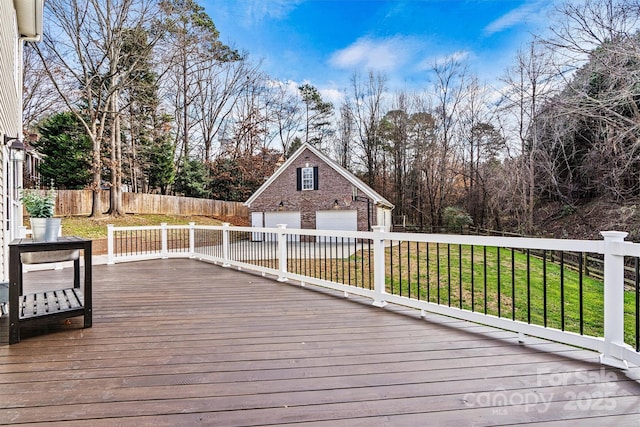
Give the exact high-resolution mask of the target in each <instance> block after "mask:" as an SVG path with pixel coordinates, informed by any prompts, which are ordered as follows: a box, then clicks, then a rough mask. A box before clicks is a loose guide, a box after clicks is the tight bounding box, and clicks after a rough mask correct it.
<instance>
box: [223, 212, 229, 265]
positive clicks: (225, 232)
mask: <svg viewBox="0 0 640 427" xmlns="http://www.w3.org/2000/svg"><path fill="white" fill-rule="evenodd" d="M230 225H231V223H228V222H223V223H222V266H223V267H231V264H230V263H229V226H230Z"/></svg>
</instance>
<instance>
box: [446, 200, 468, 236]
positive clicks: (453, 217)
mask: <svg viewBox="0 0 640 427" xmlns="http://www.w3.org/2000/svg"><path fill="white" fill-rule="evenodd" d="M442 220H443V222H444V226H445V228H446V229H447V231H449V232H452V233H459V232H460V229H461V228H463V227H466V226H469V225H472V224H473V219H472V218H471V215H469V214H468V213H467V212H466V211H465V210H464V209H463V208H460V207H455V206H449V207H447V208H445V210H444V213H443V218H442Z"/></svg>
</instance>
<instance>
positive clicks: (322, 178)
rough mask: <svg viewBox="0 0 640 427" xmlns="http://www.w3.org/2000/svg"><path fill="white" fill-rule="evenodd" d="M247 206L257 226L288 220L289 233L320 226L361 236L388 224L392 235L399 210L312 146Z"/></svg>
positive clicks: (300, 151) (302, 150)
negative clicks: (393, 215) (393, 214)
mask: <svg viewBox="0 0 640 427" xmlns="http://www.w3.org/2000/svg"><path fill="white" fill-rule="evenodd" d="M354 196H357V197H355V199H354ZM245 205H246V206H247V207H248V209H249V212H250V214H249V215H250V219H251V221H252V225H254V226H263V225H264V226H268V227H271V226H274V225H275V224H273V221H280V220H282V221H286V222H287V227H288V228H297V227H298V226H299V227H300V228H304V229H315V228H318V225H320V226H321V227H322V228H325V229H336V230H347V229H355V228H357V230H359V231H367V230H369V225H371V226H374V225H383V226H386V227H387V229H388V230H389V229H390V226H391V210H392V209H393V205H392V204H391V203H389V202H388V201H387V200H385V199H384V198H383V197H382V196H381V195H379V194H378V193H376V192H375V191H373V190H372V189H371V188H370V187H369V186H367V185H366V184H364V183H363V182H362V181H360V180H359V179H358V178H356V177H355V176H354V175H353V174H351V173H350V172H348V171H347V170H346V169H344V168H342V167H341V166H340V165H338V164H337V163H335V162H334V161H333V160H331V159H329V158H328V157H327V156H325V155H324V154H323V153H322V152H320V151H319V150H318V149H316V148H315V147H313V146H311V145H308V144H304V145H303V146H302V147H300V148H299V149H298V150H297V151H296V152H295V153H294V154H293V155H292V156H291V157H290V158H289V159H288V160H287V161H286V162H285V163H284V164H283V165H282V166H281V167H280V168H279V169H278V170H277V171H276V172H275V173H274V174H273V175H272V176H271V177H270V178H269V179H268V180H267V181H266V182H265V183H264V184H263V185H262V186H261V187H260V188H259V189H258V190H257V191H256V192H255V193H254V194H253V195H252V196H251V197H250V198H249V199H248V200H247V201H246V202H245ZM367 210H368V211H369V212H367ZM369 223H370V224H369ZM298 224H299V225H298Z"/></svg>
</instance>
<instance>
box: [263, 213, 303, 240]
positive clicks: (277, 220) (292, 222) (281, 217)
mask: <svg viewBox="0 0 640 427" xmlns="http://www.w3.org/2000/svg"><path fill="white" fill-rule="evenodd" d="M278 224H286V225H287V228H288V229H299V228H301V227H300V224H301V222H300V212H299V211H297V212H294V211H286V212H265V213H264V226H265V227H267V228H276V227H277V226H278ZM265 237H266V239H267V240H274V239H277V237H276V236H275V235H272V234H267V235H266V236H265ZM291 238H292V239H293V240H295V241H298V240H300V237H299V236H297V235H296V236H291Z"/></svg>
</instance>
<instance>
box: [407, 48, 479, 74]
mask: <svg viewBox="0 0 640 427" xmlns="http://www.w3.org/2000/svg"><path fill="white" fill-rule="evenodd" d="M471 56H473V54H472V52H471V51H469V50H458V51H455V52H453V53H451V54H449V55H442V56H438V57H435V58H433V57H431V58H426V59H424V60H422V61H420V62H419V63H418V65H417V66H416V69H417V70H423V71H424V70H430V69H432V68H433V67H434V66H437V65H443V64H446V63H448V62H464V61H466V60H467V59H469V58H470V57H471Z"/></svg>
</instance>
